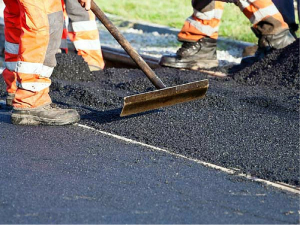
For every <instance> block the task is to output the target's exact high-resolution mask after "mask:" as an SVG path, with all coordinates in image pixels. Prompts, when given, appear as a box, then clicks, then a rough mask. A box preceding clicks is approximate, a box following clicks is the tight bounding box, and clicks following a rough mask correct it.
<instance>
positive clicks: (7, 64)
mask: <svg viewBox="0 0 300 225" xmlns="http://www.w3.org/2000/svg"><path fill="white" fill-rule="evenodd" d="M5 67H6V68H7V69H8V70H10V71H15V70H16V67H17V62H5Z"/></svg>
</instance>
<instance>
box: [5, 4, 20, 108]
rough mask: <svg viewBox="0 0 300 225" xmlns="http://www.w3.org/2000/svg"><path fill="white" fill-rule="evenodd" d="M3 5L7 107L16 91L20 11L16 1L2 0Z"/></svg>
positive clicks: (10, 104)
mask: <svg viewBox="0 0 300 225" xmlns="http://www.w3.org/2000/svg"><path fill="white" fill-rule="evenodd" d="M4 3H5V5H6V7H5V9H4V19H5V65H6V68H5V70H4V71H3V73H2V75H3V78H4V81H5V83H6V91H7V93H8V95H7V98H6V104H7V105H8V106H12V101H13V99H14V96H15V92H16V90H17V84H16V81H17V74H16V72H15V70H16V66H17V61H18V52H19V43H20V35H21V25H20V10H19V3H18V1H17V0H4Z"/></svg>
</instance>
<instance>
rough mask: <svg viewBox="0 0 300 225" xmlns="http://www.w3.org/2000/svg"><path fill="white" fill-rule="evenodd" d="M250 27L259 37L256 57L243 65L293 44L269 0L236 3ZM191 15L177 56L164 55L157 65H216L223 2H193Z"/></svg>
mask: <svg viewBox="0 0 300 225" xmlns="http://www.w3.org/2000/svg"><path fill="white" fill-rule="evenodd" d="M237 5H238V6H239V7H240V9H241V11H242V12H243V13H244V15H245V16H246V17H247V18H248V19H249V20H250V21H251V23H252V24H253V26H252V30H253V32H254V33H255V35H256V36H257V37H258V50H257V52H256V56H255V57H251V58H250V57H248V58H245V59H244V61H243V62H247V61H248V62H250V63H251V62H253V61H255V60H257V59H258V58H262V57H263V56H264V55H265V54H266V53H267V52H268V51H269V50H270V49H273V48H274V49H280V48H283V47H286V46H287V45H289V44H291V43H292V42H294V41H295V38H294V37H293V35H292V34H291V33H290V31H289V27H288V25H287V23H285V22H284V20H283V17H282V15H281V14H280V12H279V11H278V9H277V8H276V6H275V5H274V4H273V2H272V1H271V0H239V1H238V4H237ZM192 6H193V8H194V13H193V15H192V16H191V17H189V18H187V20H186V21H185V23H184V25H183V27H182V29H181V31H180V32H179V34H178V40H179V41H181V42H182V46H181V48H179V49H178V51H177V52H176V54H172V55H164V56H162V58H161V60H160V65H162V66H169V67H174V68H185V69H197V68H212V67H215V66H217V65H218V60H217V54H216V50H217V38H218V30H219V25H220V20H221V17H222V13H223V8H224V3H223V2H221V1H212V0H192Z"/></svg>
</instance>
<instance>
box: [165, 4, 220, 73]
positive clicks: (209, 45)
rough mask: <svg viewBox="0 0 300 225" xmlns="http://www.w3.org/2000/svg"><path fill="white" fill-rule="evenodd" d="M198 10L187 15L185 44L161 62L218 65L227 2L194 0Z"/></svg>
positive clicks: (180, 65)
mask: <svg viewBox="0 0 300 225" xmlns="http://www.w3.org/2000/svg"><path fill="white" fill-rule="evenodd" d="M192 5H193V8H194V13H193V15H192V16H191V17H189V18H187V20H186V21H185V23H184V25H183V27H182V29H181V31H180V32H179V34H178V40H179V41H182V42H183V44H182V47H181V48H180V49H179V50H178V51H177V53H176V55H165V56H163V57H162V58H161V60H160V65H162V66H170V67H175V68H187V69H197V68H211V67H215V66H217V65H218V60H217V55H216V50H217V38H218V30H219V26H220V20H221V17H222V13H223V8H224V3H222V2H217V1H208V0H205V1H201V0H193V1H192Z"/></svg>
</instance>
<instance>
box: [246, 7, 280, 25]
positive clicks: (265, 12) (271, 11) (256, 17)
mask: <svg viewBox="0 0 300 225" xmlns="http://www.w3.org/2000/svg"><path fill="white" fill-rule="evenodd" d="M277 13H279V11H278V9H277V8H276V6H275V5H274V4H273V5H270V6H268V7H266V8H262V9H259V10H258V11H256V12H255V13H254V14H253V16H251V18H250V21H251V23H252V24H256V23H258V22H259V21H261V20H262V19H263V18H265V17H267V16H273V15H275V14H277Z"/></svg>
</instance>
